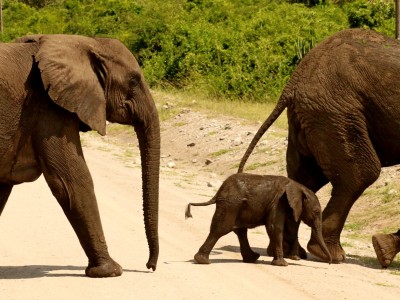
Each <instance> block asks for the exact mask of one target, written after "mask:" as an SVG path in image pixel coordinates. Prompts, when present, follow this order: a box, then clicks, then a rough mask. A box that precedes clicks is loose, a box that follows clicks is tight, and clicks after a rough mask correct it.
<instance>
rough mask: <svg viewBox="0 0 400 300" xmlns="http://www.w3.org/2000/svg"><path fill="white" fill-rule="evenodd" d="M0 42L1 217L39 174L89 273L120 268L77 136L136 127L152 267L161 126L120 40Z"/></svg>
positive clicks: (110, 272) (109, 272) (113, 272)
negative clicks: (109, 127)
mask: <svg viewBox="0 0 400 300" xmlns="http://www.w3.org/2000/svg"><path fill="white" fill-rule="evenodd" d="M16 42H17V43H9V44H0V65H1V69H0V214H1V212H2V211H3V209H4V206H5V204H6V202H7V199H8V197H9V195H10V193H11V190H12V188H13V186H14V185H16V184H20V183H23V182H30V181H34V180H36V179H37V178H38V177H39V176H40V175H41V174H42V173H43V175H44V177H45V179H46V182H47V184H48V185H49V187H50V189H51V191H52V193H53V195H54V196H55V198H56V199H57V200H58V202H59V204H60V205H61V207H62V209H63V211H64V213H65V215H66V216H67V218H68V220H69V222H70V223H71V225H72V227H73V229H74V231H75V232H76V234H77V236H78V239H79V241H80V243H81V245H82V247H83V249H84V251H85V253H86V255H87V257H88V259H89V265H88V267H87V269H86V275H87V276H90V277H109V276H119V275H121V274H122V268H121V267H120V265H119V264H118V263H116V262H115V261H114V260H113V259H112V258H111V257H110V255H109V253H108V250H107V245H106V241H105V238H104V234H103V229H102V226H101V221H100V216H99V212H98V207H97V202H96V197H95V194H94V188H93V182H92V178H91V175H90V173H89V170H88V168H87V165H86V163H85V159H84V156H83V153H82V147H81V143H80V138H79V132H80V131H88V130H96V131H97V132H99V133H100V134H101V135H105V134H106V120H108V121H110V122H117V123H120V124H128V125H132V126H133V127H134V129H135V131H136V134H137V137H138V141H139V148H140V155H141V161H142V181H143V182H142V184H143V209H144V222H145V230H146V235H147V240H148V244H149V249H150V257H149V260H148V262H147V268H152V269H153V270H155V269H156V264H157V258H158V252H159V246H158V185H159V164H160V129H159V120H158V114H157V110H156V106H155V103H154V101H153V99H152V97H151V95H150V91H149V88H148V86H147V84H146V82H145V79H144V77H143V74H142V72H141V70H140V67H139V65H138V63H137V61H136V59H135V58H134V56H133V55H132V53H130V52H129V50H128V49H127V48H126V47H125V46H124V45H123V44H122V43H121V42H119V41H118V40H115V39H106V38H89V37H84V36H72V35H34V36H28V37H23V38H20V39H17V41H16Z"/></svg>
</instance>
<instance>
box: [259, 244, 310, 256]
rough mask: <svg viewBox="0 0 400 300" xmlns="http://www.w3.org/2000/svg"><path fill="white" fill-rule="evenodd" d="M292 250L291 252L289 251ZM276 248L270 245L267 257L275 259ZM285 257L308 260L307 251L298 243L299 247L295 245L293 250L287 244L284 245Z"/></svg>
mask: <svg viewBox="0 0 400 300" xmlns="http://www.w3.org/2000/svg"><path fill="white" fill-rule="evenodd" d="M289 250H290V251H289ZM274 253H275V252H274V247H273V245H271V244H269V245H268V248H267V255H268V256H271V257H273V256H274ZM283 256H284V257H285V258H288V259H292V260H300V259H307V251H306V250H304V248H303V247H301V246H300V244H299V243H298V242H297V245H294V246H293V247H292V249H290V247H289V246H288V244H287V243H284V244H283Z"/></svg>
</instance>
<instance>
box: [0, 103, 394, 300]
mask: <svg viewBox="0 0 400 300" xmlns="http://www.w3.org/2000/svg"><path fill="white" fill-rule="evenodd" d="M167 100H168V99H163V98H159V99H157V101H158V102H159V103H160V105H165V106H164V108H163V109H170V107H171V103H169V105H166V104H165V103H166V102H168V101H167ZM258 126H259V124H257V123H255V124H250V123H248V122H245V121H243V120H238V119H233V118H227V117H221V116H212V115H211V116H210V115H205V114H202V113H198V112H195V111H192V110H190V109H182V111H181V113H180V114H179V115H177V116H175V117H173V118H171V119H169V120H167V121H165V122H163V123H162V128H163V130H162V166H161V174H162V175H161V186H160V248H161V253H160V258H159V264H158V268H157V270H156V272H154V273H153V272H151V271H148V270H147V269H146V267H145V263H146V261H147V255H148V250H147V243H146V240H145V235H144V228H143V217H142V215H143V214H142V207H141V199H140V198H141V189H140V163H139V159H138V149H137V143H136V140H135V137H134V135H133V133H132V134H126V133H121V129H120V127H118V126H114V125H109V133H110V134H109V135H108V136H106V137H103V138H101V137H99V136H97V135H95V134H93V133H89V134H84V135H83V136H82V140H83V144H84V145H85V148H84V152H85V156H86V159H87V161H88V165H89V168H90V170H91V173H92V176H93V179H94V183H95V189H96V194H97V198H98V202H99V207H100V213H101V217H102V221H103V226H104V231H105V234H106V238H107V241H108V245H109V250H110V253H111V255H112V256H113V257H114V259H115V260H117V261H118V262H119V263H120V264H121V265H122V266H123V268H124V274H123V275H122V276H121V277H118V278H110V279H89V278H86V277H84V275H83V274H84V269H85V267H86V257H85V255H84V253H83V251H82V249H81V248H80V246H79V243H78V240H77V238H76V237H75V235H74V233H73V231H72V229H71V227H70V225H69V224H68V222H67V220H66V218H65V217H64V216H63V214H62V211H61V209H60V207H59V206H58V204H57V203H56V201H55V199H54V198H53V197H52V195H51V193H50V191H49V189H48V188H47V186H46V184H45V182H44V180H43V178H42V177H41V178H40V179H39V180H38V181H36V182H34V183H29V184H23V185H20V186H17V187H15V188H14V190H13V193H12V195H11V197H10V199H9V203H8V204H7V206H6V208H5V210H4V212H3V215H2V216H1V218H0V232H1V234H0V245H1V251H0V299H111V298H113V299H115V298H116V299H161V298H163V299H228V298H231V299H261V298H268V297H269V298H272V299H294V298H296V299H383V298H385V299H398V296H399V295H400V287H399V283H400V277H399V272H398V271H397V270H398V269H399V264H398V263H395V264H394V266H393V267H392V268H390V269H388V270H382V269H381V268H380V266H379V265H378V263H377V262H376V261H375V255H374V252H373V249H372V247H371V245H370V243H369V241H365V240H360V241H356V242H354V240H351V242H347V243H346V245H348V246H347V247H345V249H346V251H347V254H348V260H347V262H346V263H343V264H338V265H328V264H325V263H321V262H318V261H316V260H314V259H312V258H311V260H301V261H290V260H288V262H289V266H288V267H274V266H271V265H270V262H271V258H270V257H268V256H266V255H265V248H266V246H267V244H268V238H267V236H266V234H265V232H264V229H263V228H259V229H254V230H251V231H250V234H249V239H250V243H251V245H252V246H253V248H255V249H256V250H257V251H259V252H260V253H261V254H262V256H261V257H260V260H259V261H258V262H257V263H256V264H244V263H242V262H241V256H240V253H239V252H238V241H237V239H236V237H235V235H234V234H229V235H227V236H225V237H223V238H222V239H221V240H220V241H219V242H218V243H217V245H216V247H215V249H214V251H213V252H212V255H211V261H212V264H211V265H197V264H194V263H193V261H192V258H193V255H194V253H195V252H196V251H197V249H198V248H199V246H200V245H201V244H202V242H203V241H204V239H205V237H206V235H207V233H208V228H209V225H210V220H211V216H212V214H213V212H214V207H204V208H201V207H194V208H193V210H192V213H193V216H194V218H193V219H189V220H185V219H184V209H185V205H186V204H187V202H189V201H191V202H201V201H205V200H208V199H209V198H210V197H211V196H212V195H213V194H214V193H215V191H216V189H217V188H218V186H219V184H220V183H221V182H222V181H223V180H224V179H225V178H226V176H227V175H229V174H232V173H234V172H235V171H236V168H237V164H238V163H239V160H240V157H241V156H242V154H243V152H244V149H245V148H246V147H247V144H248V142H249V141H250V139H251V138H252V135H253V134H254V132H255V131H256V130H257V128H258ZM285 147H286V132H285V131H284V130H280V129H277V128H273V130H272V131H270V132H269V134H268V135H267V136H265V137H264V138H263V141H262V143H261V146H259V147H258V149H257V153H256V154H255V155H254V156H253V157H252V158H251V160H250V161H249V163H248V166H249V167H250V168H254V170H252V172H257V173H269V174H282V175H284V174H285V166H284V155H285ZM256 163H258V164H257V165H256ZM251 166H253V167H251ZM396 172H397V169H395V168H394V169H391V170H387V171H385V173H384V174H383V176H382V177H383V179H380V180H381V181H382V180H383V181H385V180H387V178H389V179H390V178H392V177H393V174H396ZM318 195H319V197H320V199H321V202H322V203H323V204H324V203H326V201H327V199H328V196H329V187H328V188H326V189H324V190H323V191H321V192H320V193H318ZM382 218H384V217H383V216H382ZM377 230H378V229H377ZM309 235H310V231H309V229H308V228H307V227H306V226H302V227H301V232H300V236H301V240H300V242H301V244H302V245H303V246H305V245H306V243H307V241H308V238H309ZM343 241H344V242H346V232H345V233H344V237H343Z"/></svg>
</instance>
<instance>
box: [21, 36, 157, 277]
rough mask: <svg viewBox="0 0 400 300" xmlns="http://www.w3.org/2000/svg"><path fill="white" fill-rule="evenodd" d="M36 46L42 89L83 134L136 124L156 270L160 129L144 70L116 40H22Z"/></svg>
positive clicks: (146, 219) (150, 265)
mask: <svg viewBox="0 0 400 300" xmlns="http://www.w3.org/2000/svg"><path fill="white" fill-rule="evenodd" d="M16 42H19V43H35V44H36V45H37V52H36V54H35V55H34V57H33V60H34V64H35V65H37V67H38V69H39V71H40V75H41V79H42V83H43V88H44V90H45V91H46V92H47V94H48V96H49V97H50V98H51V100H52V101H53V102H54V103H55V104H57V105H59V106H61V107H62V108H64V109H66V110H68V111H70V112H72V113H75V114H76V115H77V116H78V117H79V119H80V121H81V126H80V127H81V129H82V130H90V129H92V130H96V131H97V132H99V133H100V134H101V135H105V134H106V120H108V121H110V122H117V123H120V124H127V125H132V126H133V127H134V129H135V132H136V134H137V137H138V141H139V148H140V155H141V162H142V184H143V185H142V187H143V209H144V222H145V230H146V236H147V241H148V244H149V249H150V258H149V260H148V262H147V267H148V268H152V269H153V270H155V269H156V264H157V258H158V252H159V246H158V196H159V195H158V194H159V191H158V189H159V166H160V128H159V120H158V114H157V109H156V106H155V103H154V101H153V99H152V96H151V95H150V91H149V88H148V86H147V84H146V82H145V79H144V77H143V74H142V72H141V70H140V67H139V65H138V63H137V61H136V59H135V57H134V56H133V55H132V53H131V52H130V51H129V50H128V49H127V48H126V47H125V46H124V45H123V44H122V43H121V42H119V41H118V40H115V39H108V38H89V37H83V36H73V35H33V36H27V37H23V38H20V39H18V40H17V41H16Z"/></svg>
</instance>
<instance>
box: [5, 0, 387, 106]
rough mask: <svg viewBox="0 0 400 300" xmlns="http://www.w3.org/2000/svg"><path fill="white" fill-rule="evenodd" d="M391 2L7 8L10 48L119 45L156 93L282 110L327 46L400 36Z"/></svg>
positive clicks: (88, 3) (185, 1) (31, 0)
mask: <svg viewBox="0 0 400 300" xmlns="http://www.w3.org/2000/svg"><path fill="white" fill-rule="evenodd" d="M23 2H24V3H23ZM392 2H393V1H391V0H386V1H384V0H375V1H369V0H355V1H345V0H331V1H325V0H309V1H306V0H304V1H300V0H299V1H295V0H287V1H284V0H241V1H239V0H165V1H158V0H147V1H142V0H120V1H117V0H97V1H95V0H82V1H78V0H24V1H17V0H3V5H4V10H3V23H4V32H3V34H2V37H1V38H2V40H3V41H10V40H13V39H14V38H16V37H18V36H23V35H26V34H34V33H67V34H82V35H88V36H110V37H115V38H118V39H120V40H121V41H122V42H123V43H125V44H126V45H127V47H128V48H129V49H130V50H131V51H132V52H133V53H134V54H135V55H136V57H137V58H138V60H139V63H140V64H141V66H142V68H143V70H144V73H145V76H146V78H147V80H148V82H149V83H150V85H151V86H153V87H157V86H158V87H173V88H178V89H183V90H188V91H191V92H197V93H202V94H203V95H206V96H211V97H213V98H224V99H241V100H254V101H258V102H265V101H270V102H274V101H275V100H276V99H277V97H278V96H279V94H280V93H281V91H282V88H283V87H284V85H285V83H286V82H287V80H288V78H289V77H290V74H291V72H292V71H293V69H294V68H295V67H296V65H297V64H298V62H299V61H300V60H301V59H302V58H303V57H304V55H306V54H307V52H308V51H309V50H310V49H311V48H312V47H314V46H315V45H316V44H317V43H319V42H320V41H321V40H322V39H324V38H325V37H327V36H329V35H331V34H333V33H334V32H337V31H339V30H341V29H344V28H347V27H349V24H350V25H351V26H357V27H369V28H373V29H376V30H379V31H382V32H385V33H387V34H391V35H393V33H394V17H393V8H392V7H393V3H392ZM25 3H27V4H25ZM333 3H337V4H338V5H334V4H333ZM28 4H29V5H28Z"/></svg>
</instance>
